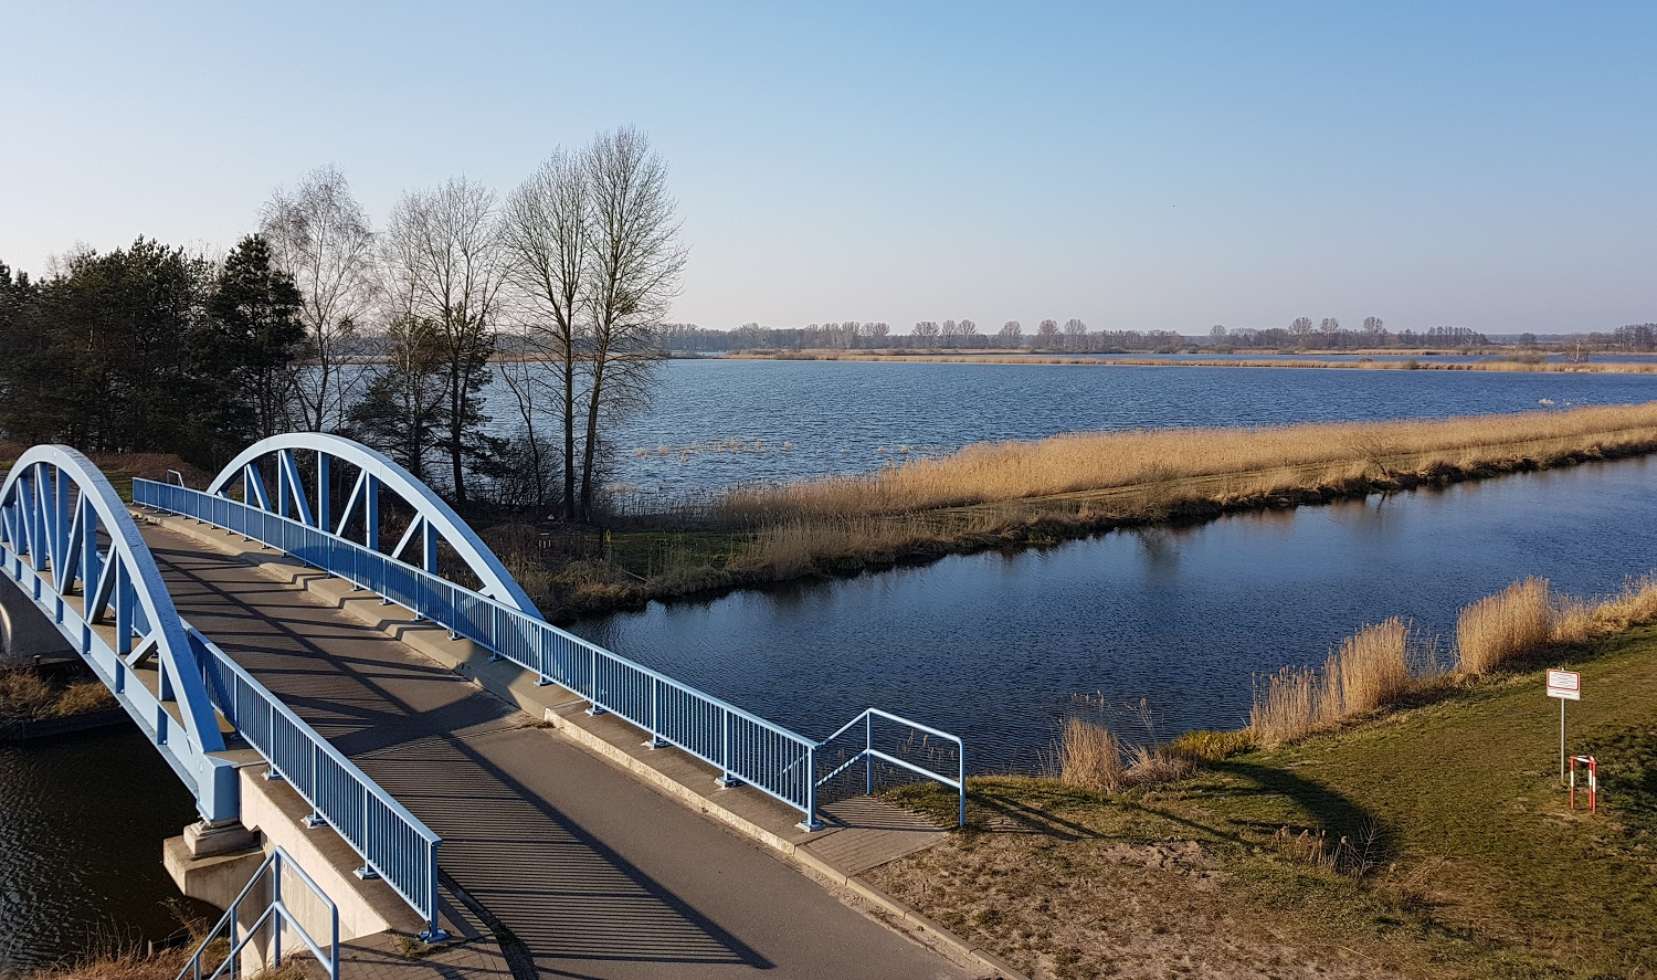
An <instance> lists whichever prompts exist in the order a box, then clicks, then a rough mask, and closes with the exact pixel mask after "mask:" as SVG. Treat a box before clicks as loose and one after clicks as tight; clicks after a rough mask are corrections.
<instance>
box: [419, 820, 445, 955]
mask: <svg viewBox="0 0 1657 980" xmlns="http://www.w3.org/2000/svg"><path fill="white" fill-rule="evenodd" d="M440 843H442V841H437V842H433V843H431V844H428V845H427V846H426V854H427V855H428V861H429V863H428V865H427V867H426V931H425V932H423V933H421V934H420V938H421V939H422V940H423V941H425V942H427V943H440V942H443V941H445V940H447V939H448V938H449V934H448V932H447V931H445V930H444V928H443V927H442V926H440V925H438V924H437V845H438V844H440Z"/></svg>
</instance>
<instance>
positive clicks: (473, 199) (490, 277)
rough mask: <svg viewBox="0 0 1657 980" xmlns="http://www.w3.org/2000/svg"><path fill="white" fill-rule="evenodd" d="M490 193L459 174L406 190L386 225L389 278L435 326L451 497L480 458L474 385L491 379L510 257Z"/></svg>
mask: <svg viewBox="0 0 1657 980" xmlns="http://www.w3.org/2000/svg"><path fill="white" fill-rule="evenodd" d="M494 204H495V195H494V193H493V192H492V191H490V190H489V189H488V188H485V187H483V186H481V185H479V184H474V183H471V182H470V181H468V180H466V179H465V178H464V177H460V178H454V179H451V180H450V181H448V182H447V183H445V184H443V185H442V186H441V187H438V188H436V189H434V190H430V191H414V192H410V193H408V194H405V195H403V199H402V200H401V201H399V202H398V203H397V206H396V208H395V209H393V211H392V214H391V223H390V226H389V228H388V229H387V232H386V238H387V241H388V246H389V247H388V249H387V254H388V255H389V256H390V258H391V262H392V268H391V270H390V271H391V275H392V279H393V281H394V282H396V284H397V285H398V286H399V287H400V288H404V289H407V290H408V291H409V295H408V297H407V299H406V301H405V303H404V304H399V305H406V307H407V309H409V310H410V311H411V312H412V313H413V314H414V315H415V316H419V317H424V318H426V319H429V320H430V321H431V322H432V323H433V324H434V325H435V326H436V329H437V331H438V338H439V343H440V346H441V351H442V358H443V364H444V368H445V371H446V378H445V380H446V381H447V397H448V405H447V406H446V411H445V413H444V423H445V426H446V429H447V431H446V433H445V435H444V439H443V447H444V449H445V451H446V453H447V455H448V457H449V469H450V476H451V478H452V479H453V481H454V494H455V500H456V502H457V503H459V504H460V505H461V506H463V507H464V506H465V505H466V499H467V498H466V478H465V477H466V466H467V462H468V460H469V459H470V458H479V456H480V455H481V453H480V452H479V444H478V438H477V437H478V435H479V434H480V433H481V430H482V428H483V426H484V424H485V423H487V421H488V419H487V417H486V416H484V415H482V412H481V400H480V398H479V393H480V391H481V389H482V388H483V386H484V385H485V384H487V383H488V381H489V356H490V354H492V353H493V352H494V348H495V317H496V314H497V312H498V311H497V309H496V304H497V302H498V301H499V299H500V290H501V286H502V284H503V282H504V280H505V273H506V271H507V263H506V261H505V253H504V252H503V250H502V249H501V247H500V238H499V235H498V233H497V229H496V222H495V210H494Z"/></svg>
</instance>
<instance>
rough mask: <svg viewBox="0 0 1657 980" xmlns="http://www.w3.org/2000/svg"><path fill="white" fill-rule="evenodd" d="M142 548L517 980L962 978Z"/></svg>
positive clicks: (365, 651) (364, 645) (432, 677)
mask: <svg viewBox="0 0 1657 980" xmlns="http://www.w3.org/2000/svg"><path fill="white" fill-rule="evenodd" d="M144 536H145V538H146V540H148V542H149V544H150V547H151V548H152V549H153V550H154V552H155V555H156V558H157V560H158V561H159V562H160V564H161V567H162V571H163V573H164V575H165V577H166V579H167V584H168V587H169V589H170V590H171V591H172V594H173V597H174V600H175V602H176V603H177V605H178V609H179V611H180V613H182V614H183V615H184V616H185V618H187V619H189V620H190V621H191V622H192V623H193V624H194V625H195V626H196V627H197V628H199V629H201V630H202V631H203V632H204V633H206V634H207V635H208V636H210V637H212V638H213V640H214V641H215V642H217V643H218V644H219V645H220V646H221V647H223V648H224V650H225V651H226V652H227V653H229V654H230V655H231V656H232V657H234V658H235V659H236V660H237V661H238V662H239V663H241V664H243V665H244V666H245V667H247V668H248V669H249V670H250V671H252V672H253V673H254V674H255V675H257V676H258V677H259V679H260V681H261V682H262V683H264V684H265V685H267V686H268V687H269V688H270V689H271V690H272V691H274V692H275V693H277V694H278V695H279V696H281V697H282V698H283V700H284V701H285V702H286V703H287V704H288V705H289V706H291V707H292V708H293V710H294V711H295V712H297V713H298V714H299V715H300V716H301V717H302V718H304V719H305V720H306V721H307V722H308V723H310V724H311V725H312V726H314V727H315V728H316V729H317V731H319V732H321V733H322V734H323V735H324V736H326V737H327V738H329V739H330V740H331V741H332V742H333V743H334V744H335V745H336V746H337V747H338V748H339V749H340V750H341V751H342V752H344V753H345V754H346V755H348V756H350V757H351V758H352V759H353V760H354V761H356V763H357V764H358V765H359V766H361V767H362V768H363V770H364V771H365V772H367V773H368V774H369V775H370V776H372V777H373V778H374V779H375V780H376V781H378V782H379V783H380V785H382V786H384V787H385V788H386V790H387V791H389V792H390V793H391V794H392V795H394V796H395V797H397V799H398V800H399V801H401V802H402V803H403V804H404V805H405V806H407V807H408V808H409V809H410V810H411V811H413V812H414V813H415V814H416V815H417V816H419V817H420V818H421V819H422V820H424V821H425V822H426V823H427V825H429V826H430V827H431V828H432V829H433V830H434V831H436V832H437V833H438V834H440V835H441V836H442V837H443V838H444V844H443V850H442V852H441V857H440V861H441V867H442V871H443V872H444V874H445V876H446V877H447V878H448V879H450V881H451V882H452V884H453V885H454V886H457V887H458V888H459V889H461V890H462V891H464V893H465V894H466V895H467V896H469V897H470V898H471V899H472V900H473V901H474V902H475V903H477V904H479V905H481V906H482V908H483V909H484V910H485V911H486V912H487V916H488V918H491V919H493V920H494V922H493V926H494V931H495V933H496V934H497V936H500V937H504V938H505V942H504V943H503V945H502V951H503V952H505V953H507V955H508V958H509V959H513V960H516V961H517V962H518V964H519V972H520V974H521V973H523V972H526V971H525V970H524V969H523V967H524V966H525V965H527V964H528V963H533V967H534V970H535V971H537V972H538V973H539V975H541V976H547V977H582V978H585V977H663V976H671V977H687V978H699V977H719V978H722V977H735V976H741V975H746V974H748V973H750V972H753V971H759V970H764V971H768V972H770V973H772V975H776V976H788V977H824V978H854V977H893V978H916V980H924V978H933V977H940V978H941V977H966V976H970V975H971V974H970V973H966V972H963V971H961V970H959V969H958V968H956V967H954V966H953V965H951V964H950V963H948V962H947V961H945V960H943V959H942V958H940V957H938V956H937V955H935V954H933V953H931V952H930V951H928V950H925V949H923V948H922V947H920V946H918V945H916V944H915V943H913V942H911V941H910V940H908V939H906V938H904V937H903V936H900V935H898V934H897V933H895V932H893V931H891V930H889V929H887V928H885V927H884V926H882V925H881V924H879V923H878V922H876V921H874V920H873V919H871V918H869V917H867V916H864V915H863V914H861V913H859V912H857V911H855V910H854V909H852V908H850V907H848V906H847V905H845V904H842V903H841V902H840V901H838V900H837V899H836V898H834V896H832V895H830V894H829V893H828V892H826V891H825V890H824V889H822V888H821V887H819V886H818V885H817V884H815V883H813V882H811V881H809V880H808V879H806V878H805V877H804V876H802V875H801V874H799V873H798V872H796V871H795V870H794V869H792V868H790V867H788V866H787V865H786V864H784V863H783V862H782V861H781V860H779V859H777V858H774V857H772V856H771V855H770V854H768V853H766V851H764V850H763V849H762V848H760V847H759V846H758V845H756V844H753V843H751V842H749V841H747V840H745V839H743V838H740V837H738V836H736V835H735V834H733V833H731V832H729V831H727V830H725V829H723V828H721V827H719V826H717V825H715V824H713V823H712V822H710V821H708V820H705V819H703V818H701V817H699V816H697V815H695V814H693V813H691V812H690V811H689V810H687V809H686V808H684V807H683V806H681V805H679V804H678V803H675V802H673V801H672V800H669V799H667V798H666V797H664V796H662V795H661V794H659V793H657V792H655V791H654V790H652V789H650V788H649V787H647V786H645V785H644V784H643V783H641V782H639V781H637V780H635V779H634V778H632V777H630V776H628V775H627V774H625V773H623V772H622V771H620V770H619V769H617V768H615V767H613V766H611V765H609V764H608V763H605V762H603V761H601V760H599V759H597V758H595V757H593V756H591V755H589V754H587V753H586V752H584V751H582V750H581V749H580V748H578V747H576V746H575V745H574V744H572V743H570V742H569V741H567V740H566V739H564V738H562V737H560V736H558V735H557V734H556V733H554V732H551V731H548V730H545V729H542V728H539V727H536V726H535V725H534V724H533V723H532V721H531V719H530V718H529V717H528V716H526V715H524V714H522V713H520V712H518V711H517V710H515V709H514V708H512V707H510V706H508V705H507V704H506V703H505V702H504V701H502V700H500V699H498V698H496V697H494V696H492V695H490V694H486V693H484V692H483V691H481V690H480V689H479V688H478V687H476V686H475V685H473V684H472V683H470V682H469V681H467V680H466V679H464V678H462V677H460V676H459V675H457V674H455V673H453V672H452V671H450V670H448V669H446V668H444V667H442V666H440V665H438V664H435V663H433V662H431V661H429V660H427V659H425V658H424V657H422V656H420V655H419V654H418V653H416V652H414V651H413V650H411V649H410V648H409V647H408V646H406V645H405V644H403V643H400V642H398V641H396V640H394V639H392V638H391V637H390V636H388V635H387V634H386V633H384V632H381V631H380V630H377V629H374V628H372V627H371V626H368V625H365V624H363V623H361V622H359V621H358V620H356V619H354V618H352V617H350V616H348V615H347V614H345V613H343V612H341V611H340V610H338V609H336V608H333V607H330V606H327V605H325V604H323V603H322V602H320V601H318V600H317V599H316V598H314V597H313V596H312V595H310V594H309V593H308V592H306V591H305V590H304V588H303V587H302V586H296V585H287V584H283V583H280V582H277V581H276V580H274V579H272V578H270V577H268V576H266V575H264V574H262V573H260V572H259V571H258V570H257V569H255V568H254V567H252V566H251V565H249V564H245V563H242V562H240V561H237V560H235V559H234V558H231V557H229V556H227V555H225V554H224V553H222V552H219V551H216V550H214V549H212V548H209V547H207V546H205V545H204V544H202V543H201V542H200V541H198V540H196V539H194V538H192V537H190V536H188V535H186V534H183V533H180V532H177V531H172V530H169V529H166V528H163V527H154V526H152V527H146V528H144ZM446 911H447V912H448V914H450V915H451V916H453V917H455V918H457V919H458V918H472V916H471V915H469V914H464V913H463V912H462V911H461V910H459V909H454V908H450V909H448V910H446Z"/></svg>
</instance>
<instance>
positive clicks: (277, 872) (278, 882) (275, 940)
mask: <svg viewBox="0 0 1657 980" xmlns="http://www.w3.org/2000/svg"><path fill="white" fill-rule="evenodd" d="M270 868H271V878H270V904H272V905H274V906H275V907H276V914H275V915H273V916H271V917H270V928H271V942H270V948H271V965H272V966H276V967H280V966H281V965H282V912H283V909H282V852H281V851H277V852H276V860H275V861H273V862H271V866H270Z"/></svg>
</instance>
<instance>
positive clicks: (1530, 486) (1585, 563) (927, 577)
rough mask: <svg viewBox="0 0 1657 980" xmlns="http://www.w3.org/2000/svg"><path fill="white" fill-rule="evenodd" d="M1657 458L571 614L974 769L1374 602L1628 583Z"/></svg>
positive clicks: (1192, 687) (1224, 722)
mask: <svg viewBox="0 0 1657 980" xmlns="http://www.w3.org/2000/svg"><path fill="white" fill-rule="evenodd" d="M1652 465H1653V464H1652V463H1651V462H1650V461H1649V460H1643V459H1642V460H1630V461H1625V462H1618V463H1605V464H1590V465H1586V466H1581V467H1576V468H1571V469H1563V470H1555V471H1550V472H1543V473H1534V474H1522V475H1516V476H1509V477H1503V478H1500V479H1495V480H1490V481H1485V482H1481V483H1465V484H1457V485H1454V486H1451V487H1447V488H1443V489H1436V488H1435V489H1423V490H1418V491H1412V492H1409V493H1402V494H1395V495H1392V496H1380V495H1377V496H1372V497H1369V498H1368V499H1365V500H1361V501H1345V502H1341V503H1337V504H1333V505H1330V506H1324V507H1306V508H1301V509H1298V510H1293V511H1264V512H1255V513H1249V514H1239V515H1233V516H1230V517H1226V518H1222V519H1220V520H1218V521H1214V522H1212V523H1209V524H1204V525H1198V526H1192V527H1183V528H1154V529H1140V530H1136V531H1132V532H1124V533H1115V534H1108V535H1104V536H1100V537H1096V538H1092V539H1088V540H1082V541H1075V542H1071V543H1068V544H1065V545H1061V546H1058V547H1054V548H1049V549H1045V550H1032V551H1025V552H1021V553H1018V554H1016V555H1007V554H1001V553H986V554H982V555H970V556H958V557H953V558H947V559H944V560H943V561H940V562H937V563H935V564H933V565H929V566H926V567H922V568H905V569H897V570H894V571H890V572H885V573H880V574H873V575H866V576H862V577H859V578H856V579H850V580H842V581H836V582H830V583H813V584H805V585H801V584H795V585H791V586H789V587H786V588H781V589H777V590H774V591H769V592H745V593H739V594H735V595H730V596H726V597H723V598H719V599H716V600H713V601H711V602H705V603H694V604H680V605H674V606H662V605H659V604H656V605H652V606H650V607H649V608H648V609H646V610H643V611H641V612H636V613H626V614H620V615H616V616H612V617H609V618H606V619H601V620H596V621H589V622H584V623H580V624H577V626H576V630H577V632H580V633H582V634H584V635H586V636H589V637H591V638H593V639H596V640H599V641H600V642H604V643H606V644H608V645H610V646H611V647H612V648H614V649H618V650H621V651H624V652H626V653H628V654H629V655H631V656H633V657H636V658H639V659H641V660H643V661H645V662H646V663H649V664H652V665H654V666H659V667H662V668H663V669H665V670H667V671H668V672H669V673H671V674H674V675H676V676H679V677H681V678H683V679H685V680H687V681H690V682H691V683H695V684H699V685H702V686H705V687H707V688H708V689H710V690H712V691H714V692H715V693H719V694H721V695H724V696H726V697H729V698H731V699H732V700H734V701H735V702H736V703H737V704H740V705H743V706H744V707H748V708H750V709H754V710H758V711H760V712H761V713H763V714H766V715H767V716H770V717H773V718H776V719H777V720H779V721H783V722H784V723H787V724H790V725H793V726H796V727H797V728H799V729H800V730H802V731H805V732H810V733H816V734H826V733H827V732H828V731H831V730H833V729H834V728H835V727H838V725H839V724H840V723H841V722H842V721H844V720H845V719H846V718H849V717H850V716H851V715H853V714H854V713H855V712H856V711H857V710H860V709H861V708H863V707H865V706H867V705H871V704H874V705H880V706H882V707H887V708H890V709H891V710H894V711H899V712H902V713H905V714H910V715H913V716H915V717H917V718H920V719H924V720H927V721H929V722H932V723H935V724H939V725H941V726H943V727H947V728H952V729H954V730H957V731H960V732H962V733H964V734H967V735H968V736H969V737H970V740H971V747H972V752H973V757H972V761H973V762H974V763H975V764H976V765H977V766H978V767H979V768H1007V767H1024V766H1031V765H1034V764H1035V763H1036V762H1037V757H1038V752H1039V750H1040V749H1041V748H1042V747H1044V746H1046V745H1047V744H1048V743H1049V742H1050V741H1051V739H1052V736H1053V733H1054V731H1055V728H1056V725H1057V724H1058V721H1059V720H1060V719H1061V718H1062V717H1063V716H1064V715H1065V714H1066V713H1067V712H1069V711H1071V710H1073V709H1074V705H1075V704H1076V697H1077V696H1078V695H1090V696H1094V697H1096V698H1098V699H1101V700H1103V701H1104V702H1107V703H1109V704H1112V705H1118V706H1119V705H1122V704H1137V702H1138V699H1139V698H1142V697H1143V698H1148V699H1149V701H1150V703H1151V705H1152V707H1153V708H1154V709H1155V712H1156V715H1157V719H1158V721H1157V723H1158V726H1159V727H1160V729H1161V730H1162V731H1164V732H1165V733H1172V732H1177V731H1180V730H1183V729H1187V728H1193V727H1212V726H1220V727H1229V726H1234V725H1238V724H1241V723H1242V722H1243V721H1244V720H1245V719H1246V717H1247V712H1248V701H1249V684H1250V678H1251V675H1254V674H1257V673H1264V672H1269V671H1272V670H1275V669H1277V668H1278V667H1281V666H1283V665H1287V664H1296V665H1298V664H1306V663H1316V662H1319V661H1321V660H1322V658H1323V656H1324V654H1325V653H1326V652H1327V651H1328V649H1329V647H1330V646H1331V645H1332V644H1335V643H1338V642H1339V641H1340V639H1341V638H1342V637H1343V636H1345V635H1347V634H1349V633H1350V632H1352V631H1353V630H1354V629H1356V628H1357V627H1359V626H1361V625H1363V624H1365V623H1371V622H1376V621H1378V620H1381V619H1384V618H1386V617H1388V616H1393V615H1404V616H1407V617H1411V618H1413V619H1414V620H1415V621H1416V623H1417V625H1418V626H1419V627H1420V628H1421V629H1422V630H1423V631H1424V632H1425V633H1428V634H1437V635H1439V636H1440V637H1448V636H1449V635H1451V632H1452V630H1453V626H1454V622H1455V616H1456V611H1457V609H1458V608H1459V607H1460V606H1461V605H1463V604H1465V603H1466V602H1467V601H1469V600H1470V599H1472V598H1475V597H1477V596H1479V595H1483V594H1487V593H1489V592H1493V591H1495V590H1496V589H1499V588H1501V587H1503V586H1505V585H1506V584H1507V583H1508V582H1510V581H1512V580H1513V579H1515V578H1518V577H1520V576H1523V575H1528V574H1538V575H1545V576H1547V577H1549V578H1550V579H1552V580H1553V581H1554V583H1555V584H1556V586H1557V587H1559V588H1560V589H1562V590H1564V591H1566V592H1574V593H1579V594H1589V593H1600V592H1606V591H1610V590H1613V589H1616V588H1618V587H1619V586H1620V585H1621V584H1622V582H1623V580H1624V579H1625V578H1626V577H1627V576H1629V575H1632V574H1638V573H1643V572H1645V571H1647V570H1648V569H1650V568H1653V567H1657V522H1654V521H1652V520H1651V514H1650V510H1651V508H1650V503H1649V501H1650V499H1651V487H1652V476H1653V472H1652V469H1651V467H1652Z"/></svg>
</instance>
